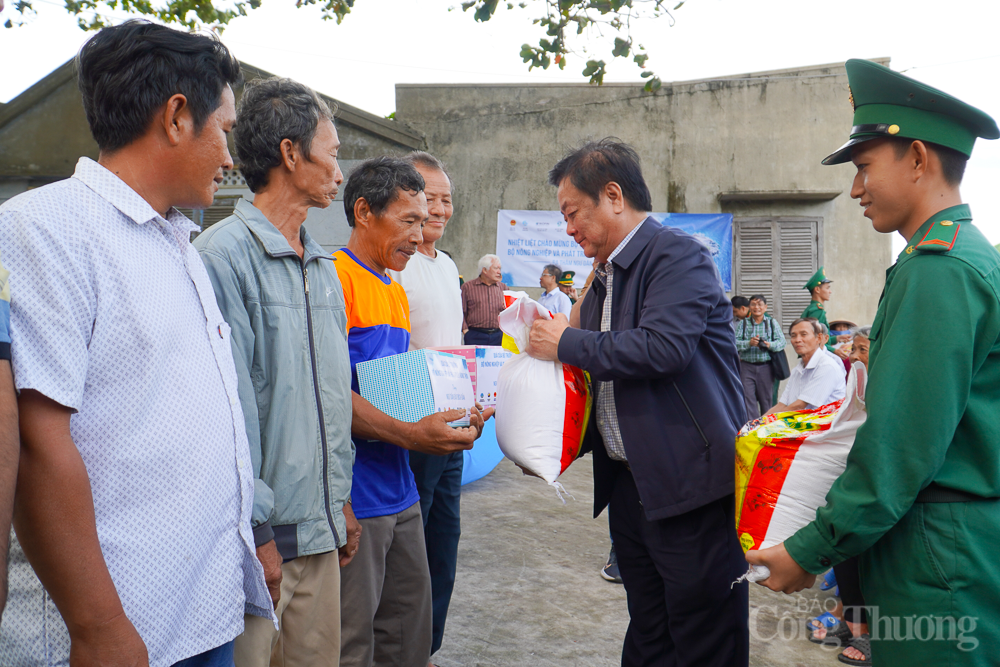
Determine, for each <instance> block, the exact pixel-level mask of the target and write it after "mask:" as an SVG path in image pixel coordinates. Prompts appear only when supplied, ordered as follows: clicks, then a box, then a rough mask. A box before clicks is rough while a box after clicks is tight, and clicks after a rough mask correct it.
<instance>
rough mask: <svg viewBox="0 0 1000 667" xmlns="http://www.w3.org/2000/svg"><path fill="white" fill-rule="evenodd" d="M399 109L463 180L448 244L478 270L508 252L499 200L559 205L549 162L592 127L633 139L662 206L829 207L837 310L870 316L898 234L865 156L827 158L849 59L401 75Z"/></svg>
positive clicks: (785, 211) (463, 263)
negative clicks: (472, 80)
mask: <svg viewBox="0 0 1000 667" xmlns="http://www.w3.org/2000/svg"><path fill="white" fill-rule="evenodd" d="M396 117H397V118H398V119H399V120H401V121H403V122H405V123H406V124H407V125H408V126H409V127H411V128H413V129H414V130H416V131H418V132H422V133H423V134H424V136H425V140H426V142H427V146H428V150H429V151H430V152H432V153H434V154H435V155H437V156H438V157H439V158H441V159H442V160H443V161H444V162H445V163H446V164H447V166H448V168H449V170H450V171H451V173H452V174H453V177H454V180H455V216H454V218H453V219H452V222H451V224H450V225H449V228H448V231H447V233H446V235H445V237H444V238H443V239H442V242H441V247H442V248H444V249H445V250H448V251H449V252H451V253H452V255H453V256H454V257H455V259H456V261H457V263H458V265H459V269H460V270H461V271H462V273H463V275H465V276H466V277H467V278H468V277H472V276H473V275H474V274H475V264H476V260H477V259H478V258H479V257H480V256H482V255H483V254H485V253H487V252H496V214H497V210H498V209H502V208H503V209H541V210H546V209H548V210H554V209H557V208H558V204H557V202H556V198H555V188H553V187H551V186H549V185H548V183H547V178H546V177H547V172H548V170H549V169H550V168H551V167H552V166H553V165H554V164H555V163H556V162H557V161H558V160H559V158H561V157H562V156H563V155H564V154H565V152H566V151H567V150H568V149H569V148H571V147H575V146H577V145H579V144H580V143H581V142H582V141H583V140H585V139H590V138H601V137H604V136H608V135H614V136H617V137H620V138H621V139H622V140H624V141H627V142H629V143H631V144H632V145H633V146H635V147H636V149H637V150H638V151H639V153H640V155H641V156H642V159H643V171H644V174H645V177H646V180H647V183H648V184H649V187H650V190H651V193H652V198H653V209H654V210H656V211H670V212H688V213H715V212H728V213H733V214H734V216H737V217H740V216H819V217H822V218H823V239H822V248H823V254H822V257H821V258H820V261H821V263H822V264H823V265H825V267H826V273H827V275H829V276H830V277H832V278H834V279H835V280H836V282H835V288H834V300H833V301H832V302H831V303H830V304H829V307H828V312H829V315H830V319H840V318H845V319H850V320H853V321H855V322H858V323H859V324H860V323H870V322H871V321H872V319H873V317H874V314H875V309H876V306H877V300H878V296H879V293H880V291H881V287H882V283H883V280H884V272H885V269H886V267H887V266H888V265H889V264H890V262H891V256H890V255H891V241H890V238H889V237H888V236H884V235H879V234H877V233H875V232H874V231H873V230H872V229H871V226H870V224H869V223H868V221H867V220H866V219H865V218H863V217H862V215H861V211H860V208H859V207H858V205H857V203H856V202H854V201H853V200H851V199H850V197H849V194H848V192H849V189H850V183H851V179H852V177H853V173H854V169H853V167H852V166H851V165H842V166H836V167H823V166H821V165H820V160H821V159H822V158H823V157H825V156H826V155H827V154H829V153H830V152H832V151H833V150H834V149H836V148H837V147H839V146H840V145H841V144H842V143H843V142H844V141H845V139H846V137H847V135H848V132H849V129H850V126H851V119H852V110H851V106H850V104H849V102H848V90H847V77H846V74H845V72H844V69H843V66H842V65H829V66H819V67H812V68H801V69H793V70H783V71H780V72H767V73H758V74H748V75H745V76H740V77H730V78H724V79H715V80H706V81H694V82H685V83H675V84H665V85H664V86H663V88H662V89H661V90H660V91H658V92H657V93H655V94H648V93H644V92H642V91H641V90H640V88H639V87H638V85H637V84H605V85H604V86H601V87H596V86H589V85H586V84H536V85H530V84H511V85H493V84H490V85H486V84H484V85H474V84H459V85H443V84H429V85H410V84H399V85H397V86H396Z"/></svg>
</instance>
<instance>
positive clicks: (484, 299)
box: [462, 278, 507, 330]
mask: <svg viewBox="0 0 1000 667" xmlns="http://www.w3.org/2000/svg"><path fill="white" fill-rule="evenodd" d="M506 289H507V286H506V285H504V284H503V283H493V284H492V285H487V284H486V283H484V282H483V279H482V278H476V279H475V280H470V281H469V282H467V283H465V284H464V285H462V314H463V315H464V320H463V321H462V329H463V330H465V329H498V328H500V324H499V323H498V322H497V315H499V314H500V313H502V312H503V311H504V310H505V309H506V308H507V306H506V305H505V304H504V300H503V293H504V290H506Z"/></svg>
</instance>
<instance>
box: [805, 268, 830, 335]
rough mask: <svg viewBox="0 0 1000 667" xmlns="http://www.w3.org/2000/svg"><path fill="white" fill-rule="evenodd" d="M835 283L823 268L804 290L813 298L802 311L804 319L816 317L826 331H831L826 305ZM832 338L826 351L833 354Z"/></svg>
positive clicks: (813, 276) (814, 275)
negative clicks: (832, 285)
mask: <svg viewBox="0 0 1000 667" xmlns="http://www.w3.org/2000/svg"><path fill="white" fill-rule="evenodd" d="M832 282H833V281H832V280H830V279H829V278H827V277H826V273H825V272H824V271H823V267H822V266H821V267H819V270H818V271H817V272H816V273H814V274H813V275H812V278H810V279H809V282H807V283H806V284H805V285H803V286H802V289H807V290H809V294H810V296H812V301H810V302H809V305H808V306H806V309H805V310H803V311H802V317H803V318H805V317H814V318H816V319H817V320H819V321H820V323H822V324H823V326H825V327H826V330H827V331H829V330H830V324H829V323H828V322H827V321H826V307H825V306H824V304H825V303H826V302H827V301H829V300H830V296H831V293H832V291H833V290H832V288H831V287H830V284H831V283H832ZM831 341H832V337H831V340H830V341H827V343H826V349H827V350H828V351H830V352H833V343H832V342H831Z"/></svg>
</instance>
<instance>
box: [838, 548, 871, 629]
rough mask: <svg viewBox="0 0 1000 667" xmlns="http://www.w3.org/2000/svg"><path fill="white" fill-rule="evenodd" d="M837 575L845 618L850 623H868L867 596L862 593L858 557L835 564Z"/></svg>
mask: <svg viewBox="0 0 1000 667" xmlns="http://www.w3.org/2000/svg"><path fill="white" fill-rule="evenodd" d="M833 573H834V575H836V577H837V588H838V589H839V591H840V601H841V602H842V603H843V605H844V620H845V621H847V622H848V623H867V622H868V617H867V615H866V614H865V596H864V595H862V594H861V576H860V575H859V574H858V557H857V556H854V557H853V558H848V559H847V560H845V561H844V562H843V563H841V564H839V565H834V566H833Z"/></svg>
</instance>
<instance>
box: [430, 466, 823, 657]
mask: <svg viewBox="0 0 1000 667" xmlns="http://www.w3.org/2000/svg"><path fill="white" fill-rule="evenodd" d="M560 481H561V482H562V483H563V485H565V487H566V490H567V491H569V492H570V493H572V494H573V496H574V497H575V499H574V498H569V497H567V498H566V504H565V505H563V503H562V502H561V501H560V500H559V498H558V496H557V495H556V492H555V490H554V489H553V488H552V487H551V486H548V485H546V484H545V482H543V481H542V480H540V479H536V478H528V477H524V476H523V475H522V474H521V471H520V470H518V468H517V467H516V466H514V464H513V463H511V462H510V461H508V460H507V459H504V460H503V461H502V462H501V463H500V465H499V466H498V467H497V468H496V470H494V471H493V472H492V473H490V474H489V475H487V476H486V477H484V478H483V479H481V480H479V481H477V482H473V483H472V484H469V485H467V486H465V487H463V489H462V491H463V493H462V541H461V544H460V546H459V555H458V577H457V581H456V583H455V593H454V596H453V597H452V603H451V610H450V612H449V615H448V625H447V627H446V628H445V636H444V644H443V646H442V647H441V650H440V651H439V652H438V653H436V654H435V655H434V657H433V662H434V663H435V664H437V665H439V666H440V667H478V666H480V665H482V666H487V665H489V666H493V665H502V666H518V667H520V666H522V665H523V666H529V665H531V666H536V665H558V666H560V667H563V666H565V667H570V666H577V665H579V666H581V667H584V666H586V667H599V666H605V665H607V666H609V667H610V666H613V665H619V664H620V660H621V646H622V639H623V638H624V636H625V630H626V628H627V627H628V611H627V609H626V606H625V590H624V589H623V588H622V586H620V585H617V584H612V583H609V582H607V581H605V580H603V579H602V578H601V577H600V575H599V571H600V569H601V567H602V566H603V565H604V563H605V560H606V559H607V556H608V549H609V547H610V542H609V537H608V520H607V515H606V514H603V515H601V517H599V518H597V519H593V518H592V516H593V476H592V468H591V462H590V457H589V456H588V457H587V458H585V459H583V460H580V461H577V462H576V463H574V464H573V465H572V466H571V467H570V468H569V470H567V471H566V472H565V473H564V474H563V476H562V477H561V478H560ZM832 604H833V600H832V599H831V598H830V596H829V594H828V593H824V592H821V591H820V590H819V588H818V585H817V586H816V587H814V588H813V589H811V590H807V591H803V592H802V594H801V595H799V596H786V595H781V594H778V593H772V592H771V591H769V590H767V589H764V588H762V587H761V586H757V585H752V586H751V587H750V621H751V623H750V625H751V643H750V655H751V657H750V664H751V665H753V666H755V667H758V666H759V667H814V666H815V667H821V666H822V667H826V666H831V667H832V666H834V665H840V664H841V663H839V662H838V661H837V652H834V651H828V650H824V649H821V648H820V647H818V646H817V645H815V644H811V643H809V642H808V641H806V639H805V628H804V619H805V618H806V616H807V612H812V613H809V614H808V615H809V616H815V615H816V614H817V613H819V612H820V611H822V610H823V609H824V605H826V607H825V608H829V606H832Z"/></svg>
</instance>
